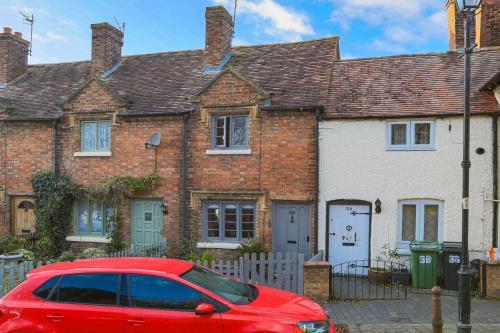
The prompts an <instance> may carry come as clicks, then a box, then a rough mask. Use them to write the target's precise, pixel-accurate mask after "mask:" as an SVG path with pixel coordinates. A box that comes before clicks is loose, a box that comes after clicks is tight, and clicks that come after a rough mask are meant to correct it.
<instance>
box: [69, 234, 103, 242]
mask: <svg viewBox="0 0 500 333" xmlns="http://www.w3.org/2000/svg"><path fill="white" fill-rule="evenodd" d="M66 240H67V241H68V242H89V243H110V242H111V240H110V239H108V238H106V237H99V236H67V237H66Z"/></svg>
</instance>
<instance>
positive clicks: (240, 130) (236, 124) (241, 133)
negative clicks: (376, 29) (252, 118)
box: [231, 117, 248, 147]
mask: <svg viewBox="0 0 500 333" xmlns="http://www.w3.org/2000/svg"><path fill="white" fill-rule="evenodd" d="M247 119H248V118H247V117H233V118H231V122H232V133H231V136H232V143H233V146H237V147H246V146H247Z"/></svg>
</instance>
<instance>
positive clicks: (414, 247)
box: [410, 241, 441, 252]
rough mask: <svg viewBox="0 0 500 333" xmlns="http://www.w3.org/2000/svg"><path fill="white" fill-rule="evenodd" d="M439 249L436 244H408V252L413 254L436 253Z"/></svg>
mask: <svg viewBox="0 0 500 333" xmlns="http://www.w3.org/2000/svg"><path fill="white" fill-rule="evenodd" d="M440 249H441V247H440V246H439V243H438V242H427V241H412V242H411V243H410V250H411V251H413V252H421V251H426V252H429V251H430V252H438V251H439V250H440Z"/></svg>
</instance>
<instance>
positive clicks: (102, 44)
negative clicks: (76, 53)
mask: <svg viewBox="0 0 500 333" xmlns="http://www.w3.org/2000/svg"><path fill="white" fill-rule="evenodd" d="M90 27H91V28H92V61H91V62H92V73H93V74H103V73H104V72H105V71H107V70H109V69H111V68H113V67H114V66H115V65H117V64H118V63H120V61H121V57H122V46H123V32H122V31H121V30H119V29H117V28H115V27H113V26H112V25H110V24H109V23H106V22H104V23H97V24H92V25H91V26H90Z"/></svg>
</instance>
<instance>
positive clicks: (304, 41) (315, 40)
mask: <svg viewBox="0 0 500 333" xmlns="http://www.w3.org/2000/svg"><path fill="white" fill-rule="evenodd" d="M330 39H331V40H334V39H336V40H339V39H340V36H326V37H321V38H314V39H307V40H300V41H294V42H279V43H270V44H252V45H239V46H233V47H232V48H233V49H239V48H250V47H266V46H278V45H294V44H307V43H314V42H319V41H323V40H330Z"/></svg>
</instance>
